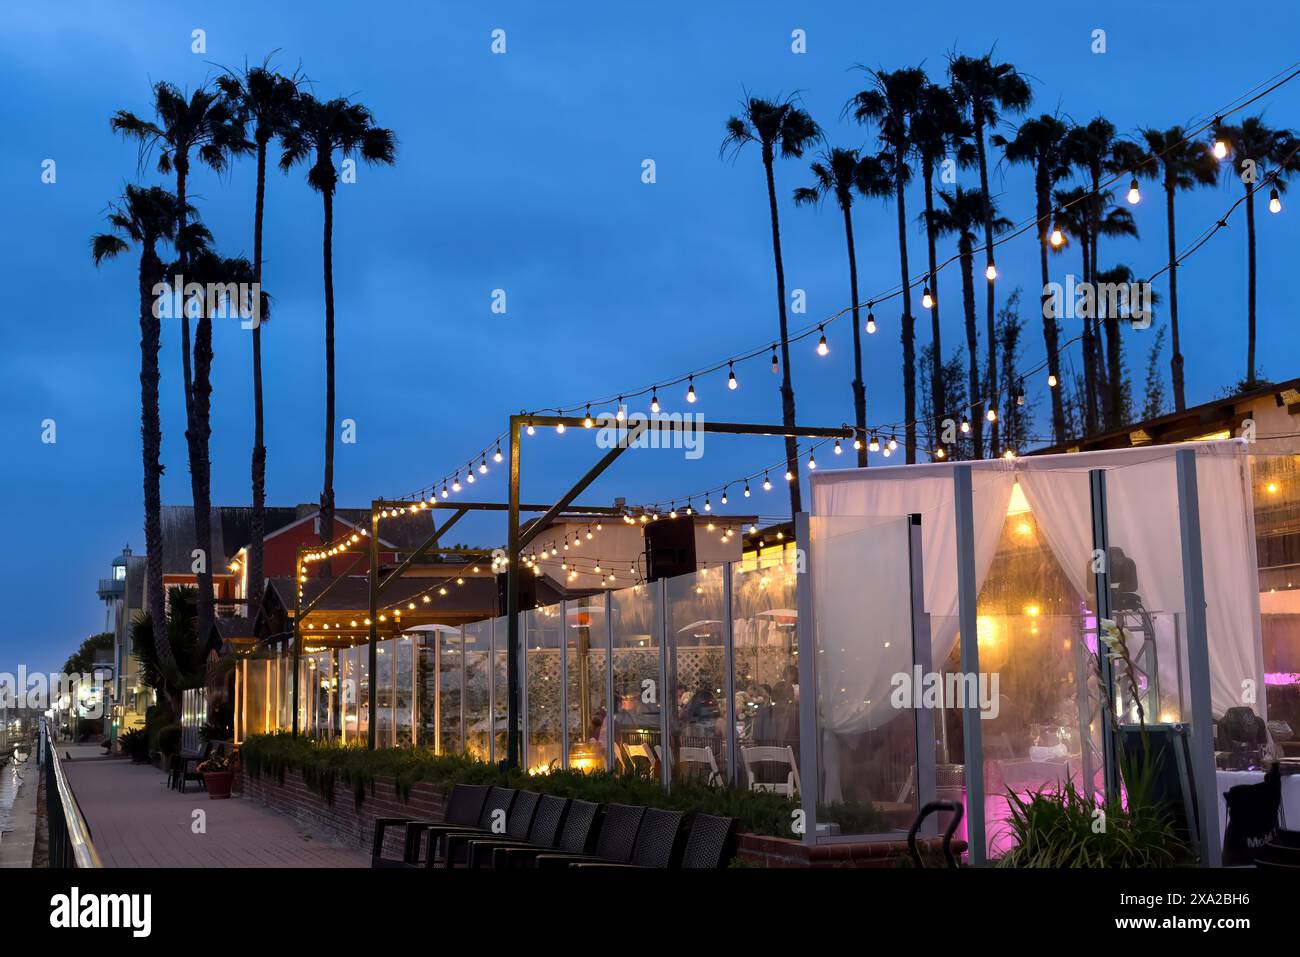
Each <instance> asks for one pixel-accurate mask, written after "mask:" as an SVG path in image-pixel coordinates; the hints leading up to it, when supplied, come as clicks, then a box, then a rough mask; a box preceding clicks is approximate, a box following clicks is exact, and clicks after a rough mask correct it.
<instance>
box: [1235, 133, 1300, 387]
mask: <svg viewBox="0 0 1300 957" xmlns="http://www.w3.org/2000/svg"><path fill="white" fill-rule="evenodd" d="M1219 135H1220V136H1221V137H1223V139H1224V141H1225V142H1226V143H1227V144H1228V146H1229V148H1230V149H1231V150H1232V156H1233V160H1232V164H1231V167H1229V168H1235V170H1236V172H1237V173H1238V174H1239V175H1238V177H1237V178H1238V179H1239V180H1240V181H1241V184H1242V186H1243V187H1244V188H1245V190H1246V323H1247V327H1246V328H1247V332H1246V379H1245V382H1244V383H1243V385H1244V386H1245V387H1246V388H1251V387H1253V386H1255V385H1258V384H1262V383H1259V382H1258V380H1257V379H1256V377H1255V373H1256V369H1255V272H1256V269H1255V193H1256V192H1257V191H1258V190H1259V189H1262V188H1263V186H1264V185H1265V182H1266V179H1267V185H1268V187H1269V189H1270V191H1272V190H1276V191H1277V192H1278V193H1279V194H1281V193H1283V192H1285V191H1286V180H1285V179H1284V178H1283V177H1285V176H1287V175H1290V174H1294V173H1295V172H1297V171H1298V170H1300V158H1298V156H1297V153H1298V152H1300V150H1297V147H1300V142H1298V141H1297V139H1296V135H1295V133H1294V132H1292V131H1291V130H1286V129H1282V130H1275V129H1272V128H1270V127H1268V126H1266V125H1264V118H1263V117H1262V116H1248V117H1246V118H1245V119H1244V120H1242V121H1241V125H1240V126H1225V127H1220V130H1219ZM1251 163H1253V166H1252V165H1249V164H1251ZM1248 171H1251V172H1253V174H1254V175H1253V176H1251V175H1247V172H1248ZM1271 197H1272V194H1271V192H1270V199H1271Z"/></svg>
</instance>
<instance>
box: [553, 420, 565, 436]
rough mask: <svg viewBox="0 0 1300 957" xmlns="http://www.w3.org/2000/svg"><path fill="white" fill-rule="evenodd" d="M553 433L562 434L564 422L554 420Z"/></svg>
mask: <svg viewBox="0 0 1300 957" xmlns="http://www.w3.org/2000/svg"><path fill="white" fill-rule="evenodd" d="M555 434H556V435H563V434H564V423H563V422H556V423H555Z"/></svg>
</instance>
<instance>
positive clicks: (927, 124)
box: [912, 83, 978, 434]
mask: <svg viewBox="0 0 1300 957" xmlns="http://www.w3.org/2000/svg"><path fill="white" fill-rule="evenodd" d="M970 135H971V127H970V126H969V124H967V123H966V121H965V120H964V119H963V118H962V115H961V110H960V109H959V108H958V107H957V101H956V99H954V97H953V95H952V93H951V92H949V90H948V88H947V87H943V86H939V85H937V84H934V83H929V84H927V85H926V86H924V87H923V88H922V89H921V95H920V97H919V98H918V102H917V109H916V112H915V113H914V114H913V116H912V145H913V148H914V149H915V151H916V156H917V159H918V160H920V163H921V181H922V182H923V183H924V184H925V217H924V222H925V238H926V245H927V251H928V253H929V265H930V270H929V284H928V285H927V287H926V288H927V289H928V290H929V291H930V339H931V341H932V342H933V343H934V349H933V350H931V359H930V361H931V368H930V390H931V396H930V403H931V406H932V408H933V409H934V410H935V411H934V414H935V415H936V416H939V417H942V416H944V415H946V414H947V413H949V412H950V411H951V410H950V409H949V403H948V397H947V396H946V395H945V394H944V393H943V391H942V390H943V385H944V382H945V381H946V380H945V378H944V375H943V346H942V344H941V342H940V328H941V327H940V324H939V270H938V264H937V261H936V257H935V240H936V236H935V232H936V231H935V226H934V216H935V208H934V169H935V166H936V165H937V164H938V163H940V162H942V161H943V160H944V159H945V158H948V154H949V152H952V153H953V154H954V155H953V158H954V159H955V160H956V161H957V163H958V164H959V165H963V166H966V165H970V164H971V163H973V162H974V160H975V154H974V148H973V145H972V144H971V142H970ZM924 305H925V303H924V302H922V306H924ZM970 401H971V402H972V403H974V402H978V397H977V395H976V394H972V395H971V396H970ZM931 427H932V428H934V430H935V433H936V434H937V433H938V432H939V431H940V430H939V428H938V427H937V423H931Z"/></svg>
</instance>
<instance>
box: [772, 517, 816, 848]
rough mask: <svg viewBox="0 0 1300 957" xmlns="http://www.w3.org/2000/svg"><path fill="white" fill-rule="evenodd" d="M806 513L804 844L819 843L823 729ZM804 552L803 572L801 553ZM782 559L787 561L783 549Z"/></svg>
mask: <svg viewBox="0 0 1300 957" xmlns="http://www.w3.org/2000/svg"><path fill="white" fill-rule="evenodd" d="M809 530H810V529H809V520H808V513H807V512H800V513H799V514H797V515H796V516H795V517H794V541H795V558H796V563H795V573H796V575H797V578H796V581H795V601H794V607H795V610H796V618H795V632H796V636H797V640H798V649H799V763H800V765H802V767H801V768H800V769H799V783H800V784H801V785H802V787H801V788H800V792H801V793H800V794H799V803H800V807H801V809H802V811H803V829H804V830H803V834H802V836H801V838H800V839H801V840H802V841H803V843H805V844H816V843H817V792H818V791H819V790H821V761H820V760H819V756H818V753H817V747H818V742H817V739H818V738H819V737H820V736H821V735H820V730H821V729H820V728H819V727H818V724H817V641H816V632H815V631H814V630H813V628H814V624H815V622H814V621H813V590H812V549H811V548H810V547H809V546H810V545H811V544H812V542H811V540H810V538H809ZM801 552H802V554H803V559H804V561H803V574H799V565H798V561H797V559H798V556H799V554H800V553H801ZM781 560H782V561H785V554H784V549H782V555H781Z"/></svg>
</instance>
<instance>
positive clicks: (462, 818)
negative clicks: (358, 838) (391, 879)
mask: <svg viewBox="0 0 1300 957" xmlns="http://www.w3.org/2000/svg"><path fill="white" fill-rule="evenodd" d="M490 790H491V788H489V787H488V786H487V785H486V784H456V785H453V786H452V789H451V793H450V794H449V795H447V806H446V808H445V809H444V813H443V823H444V824H455V825H463V826H465V827H473V826H474V825H475V824H477V823H478V820H479V816H480V815H481V814H482V813H483V804H484V802H485V801H486V800H487V796H488V791H490ZM433 823H434V822H432V821H424V820H419V819H413V818H404V817H377V818H375V831H374V836H373V838H372V842H371V849H370V866H371V867H402V866H404V865H411V864H415V863H416V862H417V860H418V855H419V849H420V838H421V837H422V835H423V834H424V828H426V827H430V826H432V825H433ZM390 827H404V828H406V837H405V840H404V841H403V847H402V857H401V859H400V860H397V859H394V858H391V857H384V831H385V830H387V829H388V828H390Z"/></svg>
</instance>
